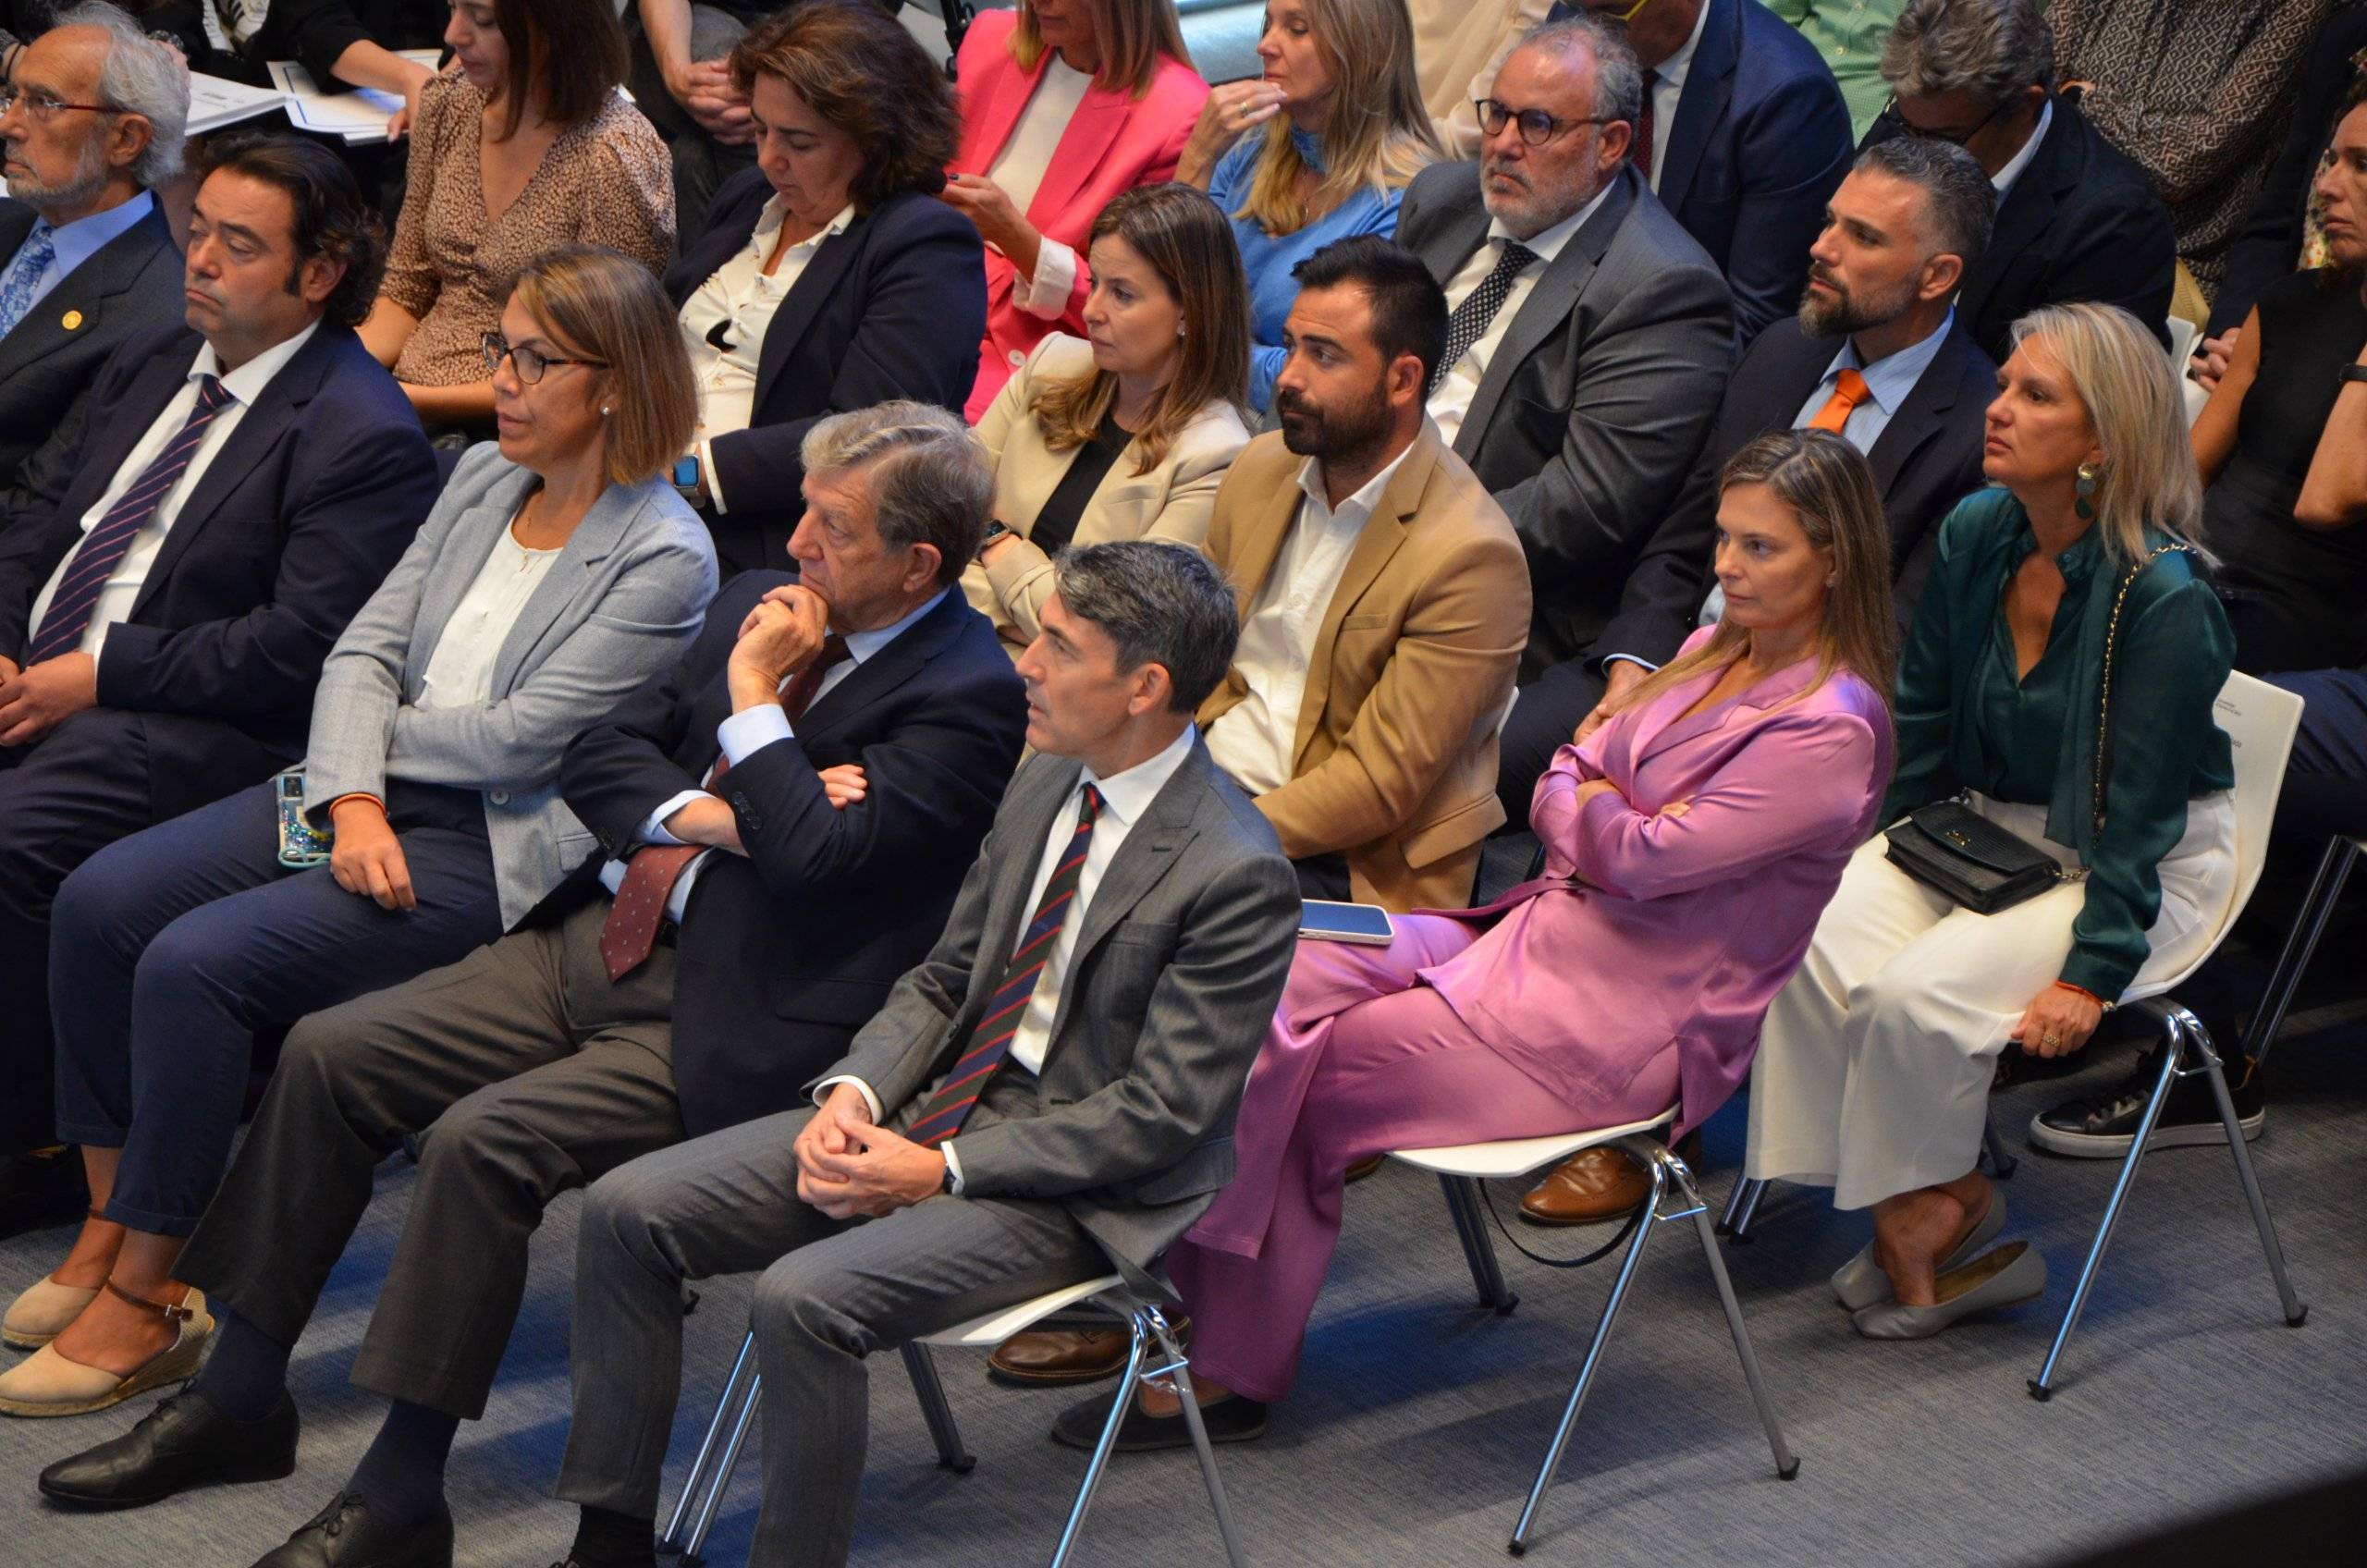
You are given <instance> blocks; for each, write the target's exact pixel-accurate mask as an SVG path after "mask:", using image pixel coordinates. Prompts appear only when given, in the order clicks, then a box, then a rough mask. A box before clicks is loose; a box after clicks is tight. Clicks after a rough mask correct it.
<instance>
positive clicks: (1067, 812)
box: [814, 724, 1193, 1193]
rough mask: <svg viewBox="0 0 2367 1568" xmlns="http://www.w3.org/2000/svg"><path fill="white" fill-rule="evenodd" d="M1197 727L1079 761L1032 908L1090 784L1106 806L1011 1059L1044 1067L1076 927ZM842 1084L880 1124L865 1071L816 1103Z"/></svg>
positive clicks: (949, 1154) (957, 1164)
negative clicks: (1122, 755)
mask: <svg viewBox="0 0 2367 1568" xmlns="http://www.w3.org/2000/svg"><path fill="white" fill-rule="evenodd" d="M1192 738H1193V730H1192V727H1191V726H1190V725H1188V724H1187V725H1185V726H1184V728H1183V729H1182V730H1181V731H1180V732H1179V733H1178V734H1177V735H1176V737H1175V739H1174V740H1172V741H1169V742H1168V743H1167V746H1166V749H1164V750H1163V751H1160V752H1159V753H1157V754H1156V755H1153V756H1149V757H1146V758H1145V759H1144V760H1143V761H1141V762H1138V763H1136V764H1134V766H1132V767H1130V768H1127V769H1125V770H1124V771H1123V772H1122V773H1113V774H1111V775H1110V777H1109V778H1098V777H1097V776H1096V775H1095V774H1094V771H1093V769H1091V768H1089V767H1087V768H1080V769H1079V770H1078V772H1077V780H1076V783H1075V784H1074V785H1073V786H1072V787H1071V789H1070V790H1069V792H1068V798H1067V799H1065V800H1063V801H1062V802H1061V809H1060V810H1058V811H1056V812H1054V813H1053V814H1052V826H1051V827H1049V829H1048V830H1046V832H1045V835H1044V849H1043V851H1042V853H1040V854H1039V855H1038V856H1037V857H1036V877H1035V880H1034V881H1032V882H1031V883H1029V884H1028V888H1027V901H1026V902H1025V903H1024V904H1023V905H1021V906H1020V907H1021V908H1022V909H1023V910H1024V911H1026V912H1027V913H1028V914H1031V915H1032V914H1033V913H1035V911H1036V905H1037V904H1038V903H1040V902H1042V901H1043V898H1044V888H1046V886H1047V885H1049V883H1050V882H1051V880H1052V873H1053V872H1055V871H1057V870H1059V869H1060V864H1061V852H1062V851H1065V850H1066V849H1067V848H1068V846H1069V840H1070V839H1073V838H1074V837H1075V836H1076V815H1077V809H1078V806H1079V803H1080V802H1082V801H1083V800H1084V798H1085V786H1086V785H1088V784H1090V785H1092V786H1093V787H1094V788H1095V789H1096V790H1099V791H1100V793H1101V812H1100V815H1098V816H1096V817H1095V818H1094V819H1093V837H1092V839H1090V840H1089V841H1088V842H1087V843H1086V845H1085V864H1084V866H1083V867H1082V868H1081V869H1080V870H1079V871H1078V872H1077V877H1076V897H1075V898H1073V899H1072V900H1070V901H1069V910H1068V913H1067V915H1066V916H1065V917H1063V918H1062V920H1061V934H1060V935H1059V936H1058V937H1054V938H1052V951H1051V954H1050V956H1049V957H1048V958H1046V959H1045V960H1044V967H1043V968H1042V970H1040V971H1038V972H1037V974H1036V989H1035V991H1034V993H1033V994H1032V995H1030V996H1029V997H1028V998H1027V1011H1024V1012H1023V1013H1021V1014H1020V1015H1019V1027H1018V1029H1017V1030H1016V1031H1015V1032H1014V1033H1013V1034H1012V1036H1011V1046H1010V1049H1009V1051H1008V1053H1007V1056H1008V1060H1010V1061H1012V1063H1014V1064H1015V1065H1017V1066H1020V1067H1024V1068H1025V1069H1026V1070H1027V1071H1028V1072H1031V1073H1033V1072H1042V1071H1043V1070H1044V1052H1045V1050H1046V1049H1047V1048H1048V1047H1049V1046H1050V1045H1051V1043H1052V1019H1053V1016H1054V1015H1055V1014H1056V1013H1058V1012H1059V1011H1060V1010H1061V985H1062V983H1063V982H1064V981H1065V980H1066V979H1067V978H1068V972H1069V960H1070V958H1072V957H1073V956H1074V954H1075V952H1076V934H1077V933H1078V932H1079V931H1081V930H1083V929H1084V928H1085V912H1086V911H1088V910H1089V909H1091V908H1092V907H1093V895H1094V893H1095V891H1096V890H1097V889H1098V888H1100V886H1101V874H1102V873H1103V872H1105V871H1108V870H1109V869H1110V862H1112V861H1114V860H1116V859H1117V858H1118V851H1119V850H1120V849H1121V848H1122V847H1123V845H1124V844H1125V842H1126V835H1128V834H1129V833H1132V832H1133V831H1134V824H1136V823H1138V822H1140V821H1141V820H1142V819H1143V813H1145V812H1147V811H1148V810H1149V809H1150V803H1151V802H1152V801H1153V800H1155V799H1157V798H1158V795H1159V791H1160V790H1164V789H1166V788H1167V781H1168V780H1169V779H1171V778H1174V777H1175V770H1176V769H1177V768H1179V767H1182V766H1184V758H1185V757H1188V756H1190V755H1191V754H1192ZM1023 918H1024V917H1023ZM1023 929H1024V927H1023ZM838 1084H853V1085H854V1086H855V1087H856V1088H858V1089H860V1090H862V1091H863V1099H864V1104H865V1105H866V1106H868V1107H869V1108H870V1109H871V1120H872V1121H873V1123H874V1124H875V1125H876V1124H877V1122H878V1121H879V1120H880V1116H881V1114H882V1109H881V1107H880V1104H879V1096H878V1095H877V1094H876V1093H874V1092H873V1090H872V1087H871V1085H870V1084H866V1083H865V1082H864V1081H863V1080H862V1079H860V1078H852V1077H844V1076H841V1077H837V1078H825V1079H823V1080H822V1081H821V1082H820V1083H818V1084H815V1085H814V1103H815V1104H816V1105H819V1104H821V1103H822V1102H823V1101H824V1100H826V1099H828V1097H829V1095H830V1090H831V1089H832V1088H834V1087H835V1086H837V1085H838ZM924 1093H926V1091H924ZM957 1141H958V1140H956V1139H952V1138H949V1139H947V1140H946V1141H945V1142H944V1143H942V1144H939V1145H938V1152H939V1153H941V1154H943V1155H944V1156H945V1164H946V1167H947V1169H948V1170H951V1171H952V1172H953V1190H954V1191H955V1192H956V1193H959V1192H961V1190H962V1162H961V1158H960V1157H959V1156H957V1155H956V1154H955V1153H954V1152H953V1145H954V1144H955V1143H956V1142H957Z"/></svg>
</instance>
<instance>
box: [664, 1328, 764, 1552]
mask: <svg viewBox="0 0 2367 1568" xmlns="http://www.w3.org/2000/svg"><path fill="white" fill-rule="evenodd" d="M755 1359H756V1336H755V1335H754V1334H753V1333H752V1334H750V1335H749V1336H748V1337H747V1338H745V1339H743V1340H742V1341H740V1354H739V1356H738V1357H737V1358H736V1359H735V1360H733V1362H732V1363H731V1376H730V1377H729V1378H725V1379H724V1380H723V1393H722V1396H721V1397H720V1398H718V1399H717V1401H716V1402H715V1417H714V1419H712V1420H710V1421H709V1422H708V1423H707V1424H706V1436H705V1437H704V1438H702V1439H699V1452H698V1454H697V1456H696V1457H695V1458H693V1460H692V1461H691V1470H690V1474H689V1475H687V1476H683V1477H682V1495H681V1498H680V1499H679V1500H677V1501H676V1502H675V1504H674V1513H673V1514H672V1516H671V1517H670V1518H668V1520H667V1521H666V1533H665V1534H664V1535H662V1536H660V1537H657V1552H658V1555H659V1556H661V1557H670V1556H677V1555H681V1553H682V1550H683V1541H682V1524H683V1521H684V1520H686V1519H688V1518H689V1517H690V1513H691V1509H692V1507H693V1503H694V1501H695V1500H696V1499H697V1498H698V1496H699V1488H700V1483H701V1481H702V1479H703V1478H704V1477H705V1475H706V1462H707V1460H708V1459H709V1458H710V1457H712V1456H713V1454H714V1453H715V1443H716V1439H717V1438H718V1437H720V1436H721V1435H722V1433H723V1428H724V1425H725V1423H726V1422H727V1421H728V1420H729V1419H730V1415H731V1410H732V1407H733V1405H734V1404H735V1403H738V1400H739V1397H740V1381H741V1378H742V1377H744V1376H746V1375H747V1374H748V1373H749V1372H750V1371H751V1370H753V1368H754V1364H755ZM713 1512H714V1504H713V1503H712V1501H710V1502H709V1503H708V1505H707V1513H710V1514H711V1513H713ZM691 1550H692V1551H693V1552H695V1551H696V1550H697V1548H696V1547H693V1548H692V1549H691Z"/></svg>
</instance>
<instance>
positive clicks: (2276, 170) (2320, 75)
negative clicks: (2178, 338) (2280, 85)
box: [2210, 9, 2367, 337]
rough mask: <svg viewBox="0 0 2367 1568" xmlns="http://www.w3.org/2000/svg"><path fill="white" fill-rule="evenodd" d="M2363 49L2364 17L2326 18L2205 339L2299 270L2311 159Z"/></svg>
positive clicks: (2354, 13) (2231, 255)
mask: <svg viewBox="0 0 2367 1568" xmlns="http://www.w3.org/2000/svg"><path fill="white" fill-rule="evenodd" d="M2362 49H2367V10H2361V9H2353V10H2343V11H2337V12H2336V13H2335V14H2334V15H2333V16H2331V17H2328V18H2326V22H2325V26H2324V27H2323V28H2321V29H2320V30H2319V31H2318V36H2317V39H2316V41H2315V42H2313V43H2312V44H2311V45H2310V49H2309V54H2308V57H2307V63H2306V64H2304V65H2303V67H2301V80H2300V87H2299V88H2298V89H2297V90H2296V92H2294V95H2293V116H2292V119H2291V121H2290V122H2289V125H2288V128H2287V131H2286V136H2285V146H2284V148H2283V149H2282V150H2281V151H2280V152H2279V153H2277V154H2276V162H2275V163H2274V164H2272V165H2269V170H2268V177H2267V178H2265V179H2263V180H2262V181H2261V187H2260V193H2259V194H2258V195H2256V196H2254V197H2253V198H2252V204H2251V205H2250V207H2249V208H2248V209H2246V211H2245V213H2244V224H2243V227H2241V228H2239V229H2238V230H2237V231H2236V239H2235V242H2234V243H2233V244H2232V245H2230V246H2229V247H2228V249H2227V272H2226V276H2224V277H2222V278H2221V279H2220V280H2219V292H2218V294H2217V295H2216V296H2215V297H2214V299H2213V300H2212V301H2211V327H2210V331H2211V336H2213V337H2217V336H2219V335H2220V334H2221V333H2223V332H2226V330H2227V329H2228V328H2229V327H2231V326H2241V325H2244V318H2245V317H2246V316H2249V315H2250V314H2251V313H2252V306H2253V305H2255V304H2257V303H2258V302H2259V300H2260V296H2261V290H2262V289H2263V288H2267V287H2268V286H2269V285H2270V284H2272V283H2275V281H2276V280H2277V279H2278V278H2280V277H2284V276H2287V275H2289V274H2291V273H2293V272H2295V271H2298V270H2299V269H2300V264H2301V235H2302V225H2303V223H2304V220H2305V219H2306V218H2307V216H2308V214H2309V210H2310V188H2311V187H2312V185H2313V184H2315V183H2316V181H2317V178H2318V156H2319V154H2320V153H2324V151H2325V150H2326V143H2327V142H2328V141H2331V140H2332V139H2333V136H2334V112H2335V108H2336V105H2337V104H2340V103H2341V102H2342V94H2343V91H2344V90H2345V89H2346V88H2348V87H2349V85H2350V84H2351V83H2352V82H2353V81H2355V80H2358V76H2359V67H2357V66H2355V65H2353V64H2352V63H2351V57H2352V56H2353V55H2357V54H2358V53H2359V52H2360V51H2361V50H2362Z"/></svg>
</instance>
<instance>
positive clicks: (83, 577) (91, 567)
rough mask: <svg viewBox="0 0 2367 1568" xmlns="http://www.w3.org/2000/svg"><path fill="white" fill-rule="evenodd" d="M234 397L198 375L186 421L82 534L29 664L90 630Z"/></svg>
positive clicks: (68, 649)
mask: <svg viewBox="0 0 2367 1568" xmlns="http://www.w3.org/2000/svg"><path fill="white" fill-rule="evenodd" d="M235 401H237V399H236V398H232V397H231V396H230V393H229V390H228V389H227V388H226V387H225V386H223V385H222V383H221V381H220V380H219V379H218V378H216V377H215V376H211V375H201V376H199V377H198V378H197V407H195V408H193V409H191V410H190V413H189V423H187V424H184V425H182V426H181V433H180V434H179V435H176V436H174V437H173V439H172V440H171V441H170V442H169V443H167V444H166V447H165V449H164V450H163V451H161V452H159V453H157V454H156V457H155V460H154V461H153V462H151V463H150V464H149V465H148V466H147V467H146V468H145V469H142V470H141V473H140V477H139V478H137V479H135V480H133V481H132V482H131V487H130V488H129V489H128V490H126V491H125V492H124V493H123V496H122V498H121V499H119V500H117V502H116V504H115V505H114V506H112V507H109V508H107V513H106V516H104V517H103V518H101V519H99V523H98V526H97V527H96V528H93V529H92V530H91V532H90V533H86V534H84V535H83V536H82V542H81V544H80V545H76V546H75V549H74V554H73V556H72V557H70V558H69V559H68V560H67V566H66V572H65V575H64V576H62V577H60V578H59V579H58V580H57V593H56V594H55V596H54V597H53V598H51V600H50V601H49V608H48V610H47V611H46V612H45V613H44V614H43V616H42V618H41V631H40V632H39V634H37V635H36V636H35V637H34V638H33V645H32V648H31V651H30V652H28V653H27V654H26V655H25V662H26V663H27V664H39V663H41V662H42V661H43V659H54V658H55V657H57V655H60V654H70V653H72V652H73V651H74V650H75V649H76V648H78V647H80V646H81V644H82V634H83V633H84V632H86V631H90V629H91V616H92V612H93V611H95V610H96V609H97V608H98V607H99V593H100V591H101V590H102V589H104V588H105V587H106V585H107V579H108V578H110V577H112V576H114V575H115V569H116V568H117V567H118V566H121V565H122V564H123V557H125V556H127V555H129V553H130V551H131V542H132V541H133V540H134V539H136V538H138V537H139V536H140V531H141V529H143V528H145V527H147V526H148V524H149V522H150V521H152V520H153V518H154V517H155V515H156V508H157V507H159V506H160V505H162V504H163V502H164V499H165V497H166V496H169V495H171V494H172V490H173V486H174V485H175V484H178V483H179V482H180V477H181V475H182V474H184V473H186V472H189V464H190V459H191V458H192V457H194V456H196V455H197V449H198V447H201V446H202V445H203V444H204V442H205V431H206V427H207V426H208V425H210V424H212V423H214V416H215V414H217V413H220V412H221V411H222V410H224V409H226V408H227V407H229V406H230V404H232V403H233V402H235Z"/></svg>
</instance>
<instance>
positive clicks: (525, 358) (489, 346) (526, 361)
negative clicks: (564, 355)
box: [479, 332, 608, 386]
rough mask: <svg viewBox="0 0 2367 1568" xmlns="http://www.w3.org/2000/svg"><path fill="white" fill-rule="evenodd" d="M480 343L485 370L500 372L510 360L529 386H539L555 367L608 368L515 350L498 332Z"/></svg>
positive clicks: (601, 362)
mask: <svg viewBox="0 0 2367 1568" xmlns="http://www.w3.org/2000/svg"><path fill="white" fill-rule="evenodd" d="M479 341H480V342H482V343H483V344H484V368H485V369H487V370H499V369H500V368H501V361H504V360H508V361H509V368H510V369H512V370H514V371H516V372H517V373H518V379H519V380H520V381H521V382H523V383H525V384H526V385H527V386H535V385H537V384H539V383H540V382H541V381H542V379H543V372H545V371H546V370H548V369H550V367H551V366H553V365H589V366H591V367H592V368H593V369H594V370H607V368H608V361H606V360H565V359H561V358H559V357H558V355H557V354H546V353H544V352H543V351H542V350H541V349H523V348H520V349H513V348H511V347H510V346H509V339H508V338H507V337H503V336H501V334H499V333H498V332H488V333H486V334H485V335H484V337H482V338H480V339H479Z"/></svg>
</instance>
